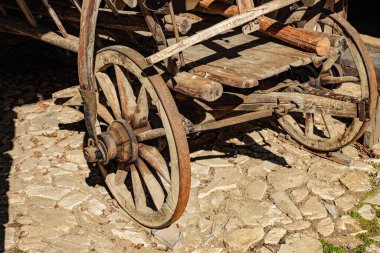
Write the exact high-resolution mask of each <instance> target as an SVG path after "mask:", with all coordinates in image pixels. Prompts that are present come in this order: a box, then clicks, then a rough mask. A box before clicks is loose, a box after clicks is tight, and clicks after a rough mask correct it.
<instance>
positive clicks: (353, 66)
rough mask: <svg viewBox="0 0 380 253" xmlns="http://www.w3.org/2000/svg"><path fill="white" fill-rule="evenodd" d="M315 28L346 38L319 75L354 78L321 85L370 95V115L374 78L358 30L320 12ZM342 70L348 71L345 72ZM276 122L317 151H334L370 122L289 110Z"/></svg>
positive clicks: (340, 91)
mask: <svg viewBox="0 0 380 253" xmlns="http://www.w3.org/2000/svg"><path fill="white" fill-rule="evenodd" d="M314 30H317V31H321V32H325V33H329V34H331V33H332V34H337V35H340V36H344V37H345V41H346V46H345V49H344V51H343V53H342V54H340V55H338V56H335V58H333V56H331V57H330V58H329V59H327V60H326V61H325V62H324V67H326V66H327V69H326V68H325V69H324V70H325V71H324V73H321V74H322V75H325V76H326V75H331V76H336V75H340V76H341V75H343V76H346V78H349V79H352V80H354V81H353V82H350V83H349V82H347V83H342V84H341V85H333V84H327V85H323V88H324V89H328V90H329V91H330V92H332V93H335V94H343V95H348V96H352V97H356V98H359V99H367V98H369V99H370V105H369V108H370V115H371V116H372V115H373V112H374V110H375V105H376V101H377V83H376V77H375V75H374V73H375V72H374V68H373V65H372V62H371V59H370V57H369V55H368V52H367V50H366V48H365V46H364V43H363V42H362V40H361V38H360V36H359V34H358V33H357V31H356V30H355V29H354V28H353V27H352V26H351V25H350V24H349V23H348V22H347V21H346V20H344V19H342V18H341V17H340V16H339V15H337V14H330V15H324V14H322V15H321V18H320V19H319V20H318V22H317V24H316V27H315V28H314ZM347 62H349V66H347ZM344 66H346V67H348V68H345V67H344ZM342 70H349V71H347V73H344V71H342ZM355 79H356V80H355ZM278 122H279V124H280V125H281V126H282V128H283V129H284V130H285V131H286V132H287V133H288V134H289V135H290V136H292V137H293V138H294V139H295V140H297V141H298V142H300V143H301V144H302V145H304V146H305V147H308V148H310V149H312V150H317V151H334V150H338V149H340V148H342V147H344V146H346V145H348V144H350V143H351V142H353V141H355V140H357V139H358V138H359V137H360V136H361V135H362V134H363V133H364V131H365V130H366V128H367V126H368V124H369V122H363V121H360V120H359V118H343V117H335V116H331V115H328V114H317V113H289V114H287V115H285V116H283V117H280V118H279V119H278Z"/></svg>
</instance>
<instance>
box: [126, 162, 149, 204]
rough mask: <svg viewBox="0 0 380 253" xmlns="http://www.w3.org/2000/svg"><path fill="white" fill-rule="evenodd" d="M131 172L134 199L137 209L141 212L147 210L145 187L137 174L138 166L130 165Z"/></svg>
mask: <svg viewBox="0 0 380 253" xmlns="http://www.w3.org/2000/svg"><path fill="white" fill-rule="evenodd" d="M130 171H131V177H132V187H133V197H134V200H135V206H136V209H138V210H140V211H141V210H144V209H146V208H147V205H146V196H145V192H144V187H143V185H142V183H141V179H140V175H139V173H138V172H137V169H136V166H135V165H134V164H131V165H130Z"/></svg>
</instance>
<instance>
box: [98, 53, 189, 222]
mask: <svg viewBox="0 0 380 253" xmlns="http://www.w3.org/2000/svg"><path fill="white" fill-rule="evenodd" d="M95 77H96V80H97V84H98V92H97V94H98V98H97V100H98V103H97V115H98V116H97V125H96V129H97V135H98V138H99V140H100V142H101V143H103V145H105V146H107V147H108V148H107V150H108V153H107V154H106V155H104V156H103V157H106V158H104V159H103V163H99V166H100V168H101V170H102V173H103V175H104V176H105V181H106V184H107V186H108V188H109V189H110V191H111V193H112V194H113V196H114V197H115V199H116V200H117V202H118V203H119V205H120V206H121V207H122V208H123V209H124V210H125V211H126V212H127V213H128V214H129V215H130V216H131V217H132V218H134V219H135V220H136V221H137V222H139V223H141V224H142V225H144V226H147V227H151V228H162V227H165V226H168V225H170V224H171V223H173V222H174V221H175V220H177V219H178V218H179V217H180V216H181V214H182V213H183V211H184V209H185V207H186V204H187V200H188V196H189V190H190V160H189V151H188V146H187V139H186V135H185V131H184V128H183V125H182V122H181V117H180V114H179V112H178V110H177V107H176V105H175V103H174V100H173V98H172V96H171V94H170V92H169V90H168V88H167V87H166V85H165V83H164V82H163V80H162V78H161V76H160V75H158V74H157V72H155V70H154V68H153V67H149V66H148V65H147V64H146V63H145V61H144V58H143V57H142V56H141V55H140V54H138V53H137V52H135V51H133V50H131V49H129V48H126V47H122V46H112V47H108V48H105V49H102V50H101V51H99V52H98V53H97V55H96V60H95ZM123 143H124V144H123Z"/></svg>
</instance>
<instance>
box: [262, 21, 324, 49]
mask: <svg viewBox="0 0 380 253" xmlns="http://www.w3.org/2000/svg"><path fill="white" fill-rule="evenodd" d="M258 23H259V26H260V31H261V32H263V33H265V34H267V35H269V36H272V37H274V38H276V39H279V40H282V41H284V42H286V43H289V44H291V45H293V46H296V47H299V48H302V49H304V50H306V51H308V52H313V53H316V54H317V55H319V56H324V55H326V54H327V53H328V52H329V51H330V41H329V39H328V38H326V37H323V36H318V35H314V34H313V33H312V32H306V31H303V30H300V29H297V28H294V27H291V26H289V25H284V24H282V23H280V22H278V21H276V20H274V19H271V18H268V17H265V16H262V17H259V18H258Z"/></svg>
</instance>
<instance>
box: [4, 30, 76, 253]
mask: <svg viewBox="0 0 380 253" xmlns="http://www.w3.org/2000/svg"><path fill="white" fill-rule="evenodd" d="M7 39H8V37H5V36H4V35H2V34H0V114H1V117H0V222H1V223H0V252H3V251H4V240H5V227H6V226H12V224H10V219H9V218H10V217H9V212H8V208H9V201H8V197H7V192H8V190H9V187H10V185H9V183H8V177H9V174H10V171H11V169H12V165H13V161H12V157H11V156H10V155H9V154H8V152H9V151H10V150H12V149H13V141H14V140H15V138H17V133H16V128H15V123H14V121H15V119H17V114H16V113H15V112H14V111H13V109H14V108H15V107H16V106H24V105H27V104H31V103H36V102H38V101H40V100H45V99H50V98H51V95H52V93H53V92H55V91H58V90H61V89H64V88H67V87H70V86H73V85H77V84H78V80H77V70H76V58H75V55H70V54H68V52H66V51H63V50H61V49H58V48H54V47H52V46H49V45H46V44H42V43H39V42H35V41H30V40H25V39H22V40H20V41H15V40H14V39H12V40H9V41H12V43H6V42H7Z"/></svg>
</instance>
